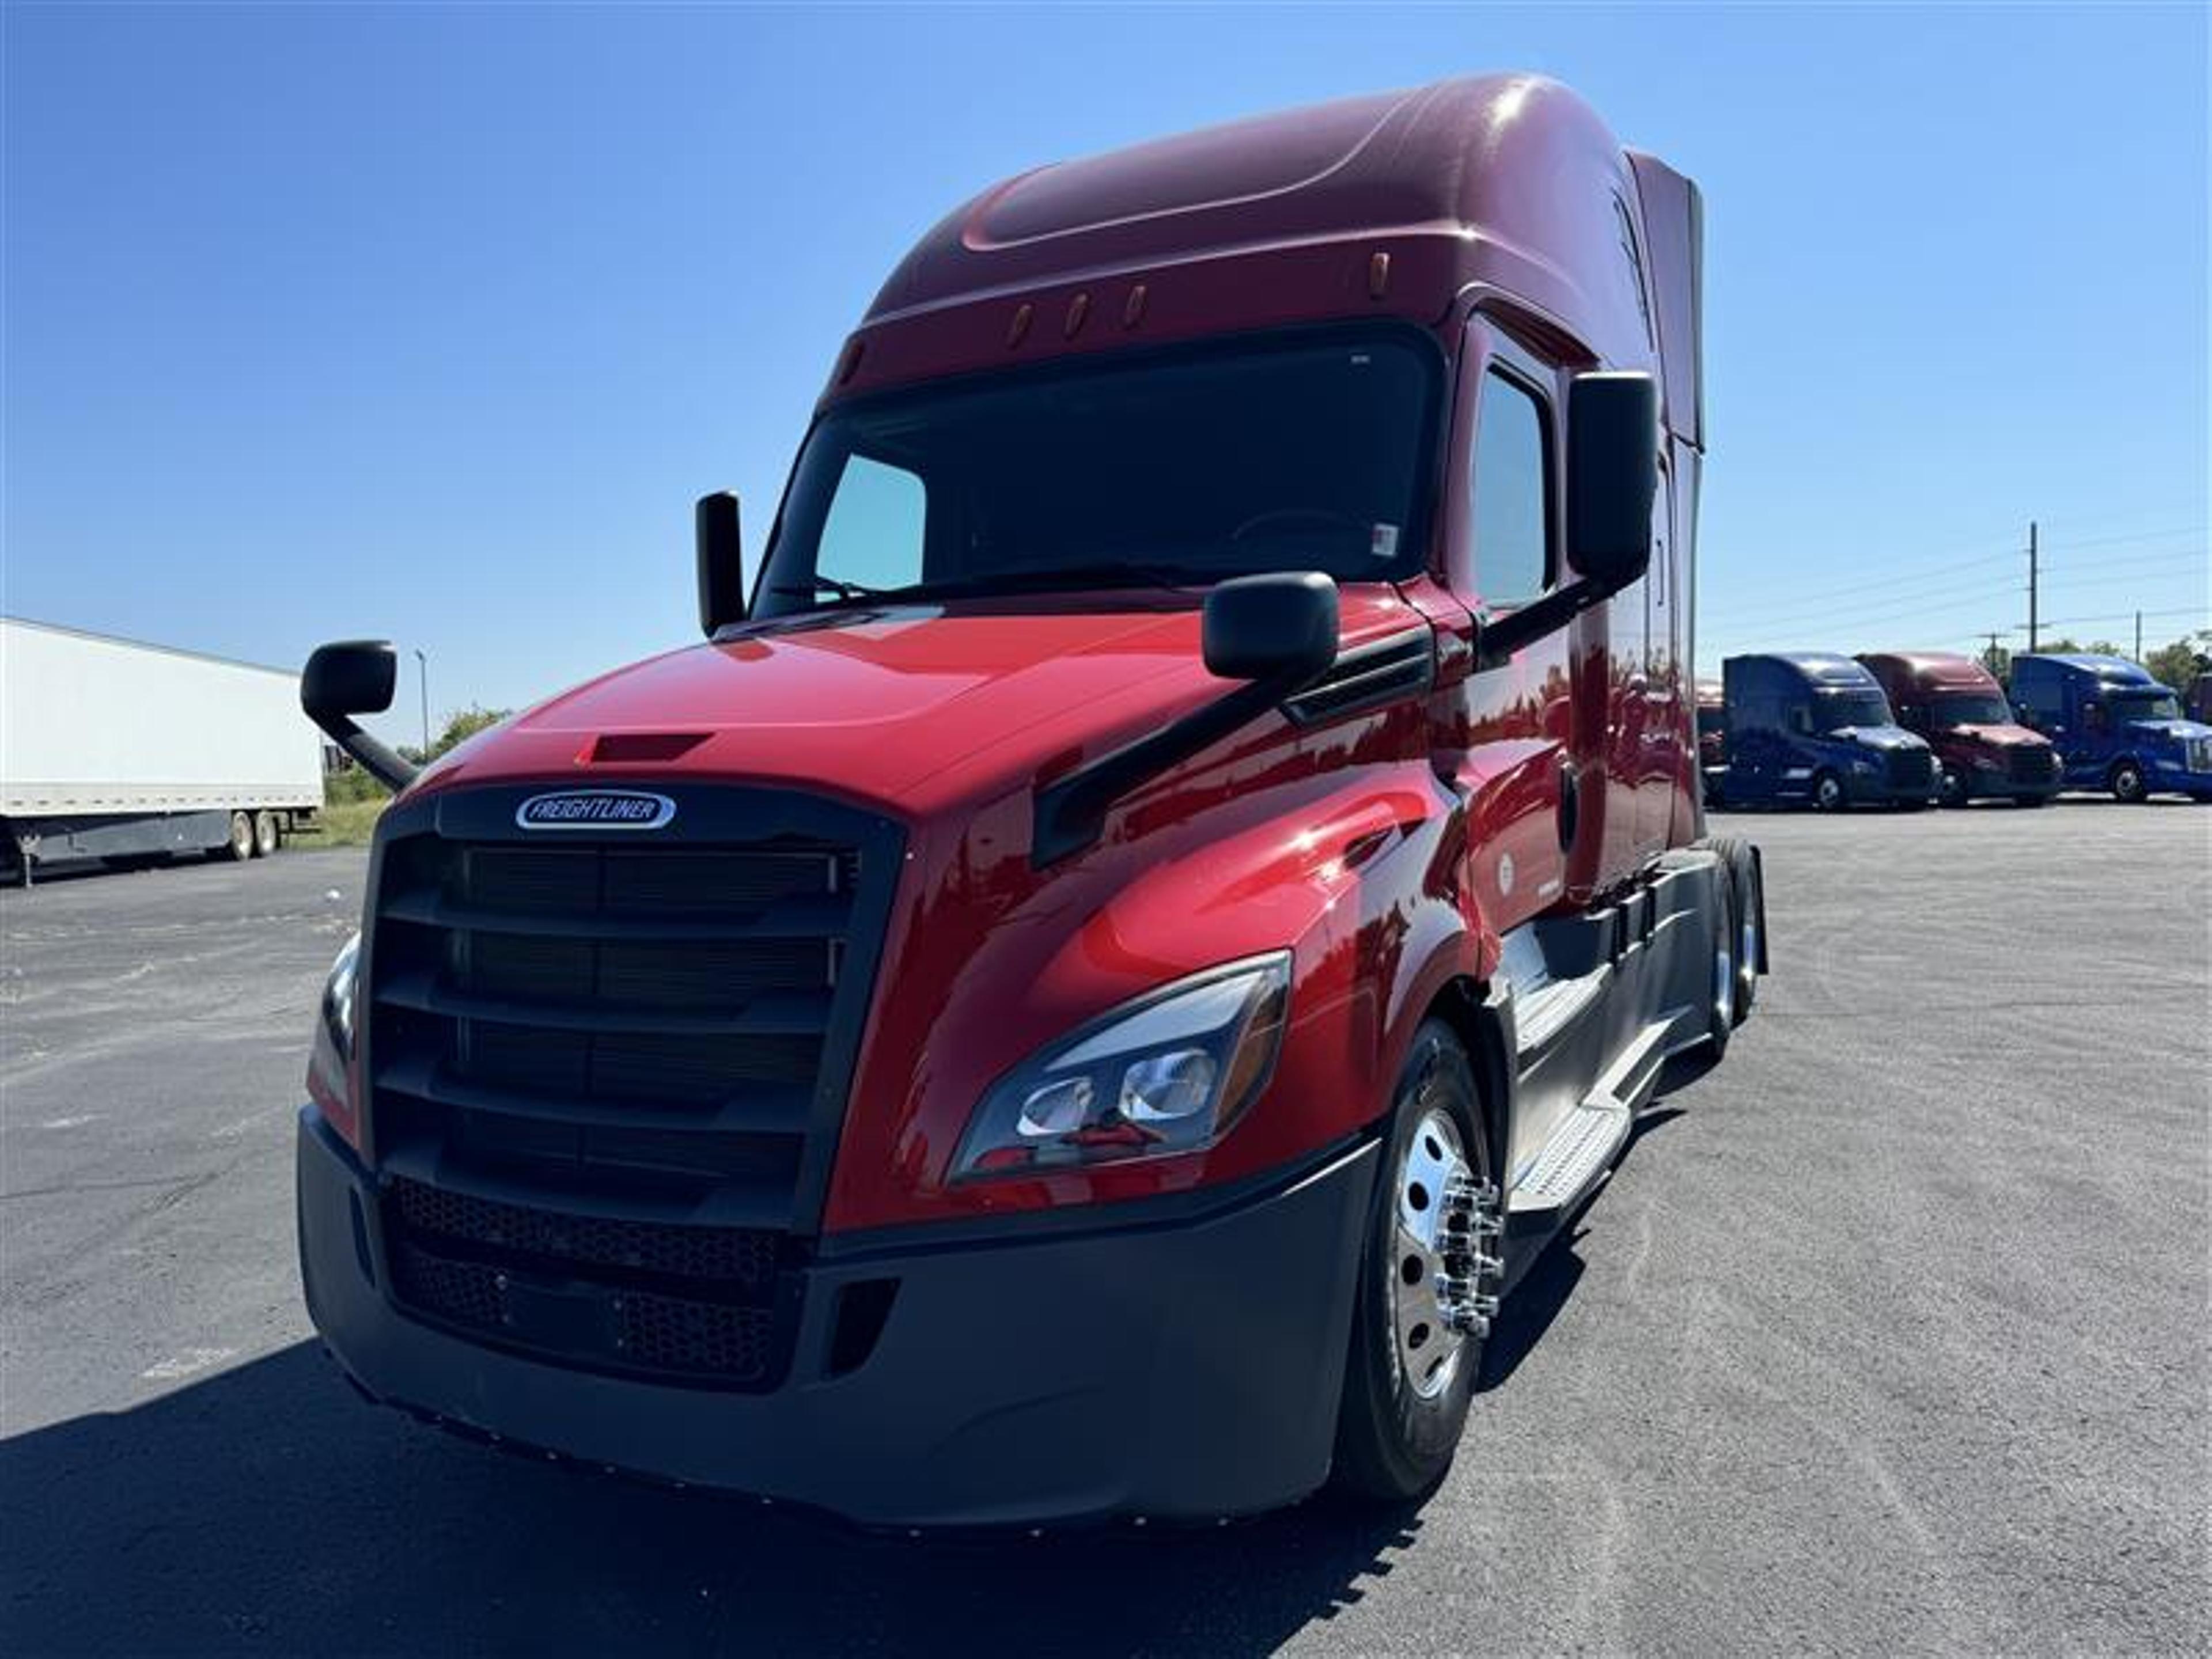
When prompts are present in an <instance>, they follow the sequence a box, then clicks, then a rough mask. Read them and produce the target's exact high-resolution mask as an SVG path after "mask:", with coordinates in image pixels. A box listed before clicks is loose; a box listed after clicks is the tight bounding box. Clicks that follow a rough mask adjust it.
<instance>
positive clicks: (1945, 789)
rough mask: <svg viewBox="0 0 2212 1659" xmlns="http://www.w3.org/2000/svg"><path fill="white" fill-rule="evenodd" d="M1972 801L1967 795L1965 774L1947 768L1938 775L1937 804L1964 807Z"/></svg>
mask: <svg viewBox="0 0 2212 1659" xmlns="http://www.w3.org/2000/svg"><path fill="white" fill-rule="evenodd" d="M1971 799H1973V798H1972V796H1971V795H1969V794H1968V793H1966V777H1965V775H1963V774H1961V773H1959V772H1954V771H1953V770H1952V769H1950V768H1949V767H1948V766H1947V767H1945V768H1944V769H1942V772H1940V773H1938V774H1937V775H1936V805H1938V806H1964V805H1966V803H1967V802H1968V801H1969V800H1971Z"/></svg>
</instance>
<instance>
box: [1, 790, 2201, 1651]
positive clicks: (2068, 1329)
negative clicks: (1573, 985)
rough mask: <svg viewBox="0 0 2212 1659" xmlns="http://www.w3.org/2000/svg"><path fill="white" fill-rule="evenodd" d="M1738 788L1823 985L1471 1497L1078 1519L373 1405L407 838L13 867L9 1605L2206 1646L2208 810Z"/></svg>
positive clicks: (38, 1630) (572, 1630)
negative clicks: (319, 1271)
mask: <svg viewBox="0 0 2212 1659" xmlns="http://www.w3.org/2000/svg"><path fill="white" fill-rule="evenodd" d="M1721 827H1723V828H1726V829H1731V830H1734V831H1737V832H1741V833H1747V834H1749V835H1751V836H1753V837H1754V838H1756V839H1757V840H1759V842H1762V843H1763V845H1764V846H1765V849H1766V855H1767V872H1768V885H1769V891H1770V916H1771V926H1772V931H1773V952H1774V963H1773V965H1774V975H1773V976H1772V977H1771V979H1770V980H1768V981H1765V985H1764V987H1762V992H1761V995H1760V999H1759V1006H1758V1010H1757V1012H1756V1013H1755V1014H1754V1016H1753V1020H1752V1022H1751V1024H1749V1025H1748V1026H1747V1027H1746V1028H1745V1029H1744V1030H1743V1031H1741V1033H1740V1034H1739V1035H1738V1038H1737V1041H1736V1043H1735V1046H1734V1048H1732V1049H1731V1051H1730V1053H1729V1057H1728V1060H1727V1061H1726V1063H1725V1064H1723V1065H1722V1066H1719V1067H1718V1068H1717V1069H1708V1070H1705V1071H1704V1072H1702V1073H1700V1072H1699V1071H1698V1070H1697V1069H1696V1068H1694V1067H1686V1068H1684V1069H1682V1070H1681V1071H1680V1072H1678V1073H1675V1074H1673V1075H1672V1076H1670V1078H1669V1079H1668V1084H1667V1085H1666V1090H1665V1093H1664V1097H1663V1098H1662V1100H1661V1102H1660V1103H1659V1104H1658V1108H1657V1109H1656V1110H1655V1111H1654V1112H1652V1113H1651V1114H1650V1116H1649V1118H1648V1119H1647V1121H1646V1122H1645V1124H1644V1127H1643V1128H1642V1130H1641V1132H1640V1133H1639V1134H1638V1137H1637V1139H1636V1140H1635V1141H1634V1142H1633V1144H1632V1146H1631V1149H1630V1150H1629V1152H1628V1153H1627V1155H1626V1158H1625V1160H1624V1161H1623V1163H1622V1164H1621V1166H1620V1170H1619V1171H1618V1173H1617V1174H1616V1175H1615V1176H1614V1178H1613V1182H1611V1184H1610V1185H1609V1187H1608V1188H1607V1189H1606V1190H1605V1191H1604V1192H1602V1193H1601V1194H1600V1195H1599V1197H1598V1198H1597V1200H1595V1203H1594V1204H1593V1205H1591V1206H1589V1209H1588V1210H1586V1211H1585V1212H1584V1213H1583V1216H1582V1217H1581V1218H1580V1219H1579V1221H1578V1222H1577V1224H1576V1225H1574V1226H1573V1227H1572V1229H1571V1231H1570V1233H1569V1235H1568V1236H1567V1237H1563V1238H1562V1239H1561V1240H1560V1241H1559V1243H1558V1244H1556V1245H1555V1246H1554V1247H1553V1249H1552V1251H1551V1252H1550V1253H1549V1254H1548V1255H1547V1257H1546V1258H1545V1260H1544V1261H1543V1262H1542V1263H1541V1265H1540V1267H1538V1268H1537V1269H1536V1270H1535V1271H1534V1273H1532V1274H1531V1275H1530V1277H1529V1278H1528V1279H1527V1280H1526V1281H1525V1282H1524V1283H1523V1285H1522V1287H1521V1289H1520V1290H1519V1291H1517V1292H1516V1297H1515V1298H1514V1300H1513V1302H1512V1303H1511V1304H1509V1311H1508V1315H1507V1316H1506V1318H1505V1320H1504V1323H1503V1325H1502V1326H1501V1328H1500V1331H1499V1333H1498V1336H1497V1338H1496V1339H1495V1340H1494V1341H1493V1345H1492V1346H1493V1352H1492V1356H1491V1361H1490V1365H1489V1373H1490V1374H1489V1376H1488V1378H1487V1384H1486V1389H1485V1391H1484V1392H1483V1393H1482V1394H1481V1395H1480V1396H1479V1397H1478V1399H1477V1400H1476V1402H1475V1407H1474V1413H1473V1416H1472V1419H1471V1421H1470V1423H1469V1425H1468V1433H1467V1438H1466V1441H1465V1443H1464V1445H1463V1447H1462V1452H1461V1455H1460V1459H1459V1462H1458V1464H1457V1466H1456V1468H1455V1470H1454V1472H1453V1474H1451V1476H1450V1478H1449V1480H1447V1482H1446V1483H1445V1485H1444V1486H1443V1488H1442V1489H1441V1490H1440V1491H1439V1492H1437V1494H1436V1495H1435V1496H1434V1497H1433V1498H1431V1500H1430V1501H1429V1502H1428V1503H1427V1504H1425V1505H1423V1506H1421V1507H1419V1508H1418V1509H1414V1510H1407V1511H1404V1512H1402V1513H1396V1514H1389V1515H1383V1516H1374V1515H1367V1514H1361V1513H1358V1512H1352V1511H1347V1510H1344V1509H1342V1508H1340V1507H1338V1506H1336V1505H1334V1504H1328V1503H1325V1502H1322V1503H1312V1504H1305V1505H1302V1506H1300V1507H1299V1508H1297V1509H1295V1510H1290V1511H1287V1512H1285V1513H1284V1514H1281V1515H1279V1516H1273V1517H1270V1518H1267V1519H1265V1520H1261V1521H1258V1522H1248V1523H1243V1524H1240V1525H1237V1526H1233V1527H1229V1528H1222V1529H1219V1530H1197V1531H1165V1530H1158V1529H1154V1530H1150V1531H1144V1532H1127V1531H1117V1532H1113V1533H1109V1534H1082V1535H1076V1536H1072V1537H1068V1538H1054V1537H1048V1538H1046V1539H1044V1540H1042V1541H1028V1540H1025V1539H1024V1540H1009V1541H995V1542H986V1543H967V1544H950V1543H939V1542H929V1541H924V1542H921V1543H909V1542H907V1541H902V1540H886V1539H881V1538H877V1537H872V1536H865V1535H860V1534H854V1533H852V1532H850V1531H848V1530H846V1529H844V1528H837V1527H834V1526H830V1525H827V1524H824V1523H822V1522H815V1521H812V1520H809V1519H806V1518H804V1517H795V1516H787V1515H786V1514H784V1513H783V1512H781V1511H780V1510H763V1509H762V1508H761V1507H759V1506H758V1505H757V1504H748V1503H744V1502H741V1501H738V1500H735V1499H732V1498H723V1497H718V1496H715V1495H711V1494H703V1493H696V1492H666V1491H661V1490H658V1489H654V1488H649V1487H644V1486H632V1485H626V1484H618V1483H615V1482H611V1481H607V1480H601V1479H599V1478H596V1477H592V1476H586V1475H583V1474H577V1473H574V1472H573V1471H571V1470H568V1469H566V1468H555V1467H550V1466H547V1465H544V1464H542V1463H533V1462H523V1461H521V1460H520V1459H517V1458H513V1457H509V1456H503V1455H500V1454H498V1453H495V1452H493V1451H489V1450H486V1449H480V1448H477V1447H475V1446H471V1445H470V1444H467V1443H461V1442H458V1441H454V1440H452V1439H449V1438H447V1437H443V1436H441V1435H438V1434H436V1433H434V1432H432V1431H427V1430H424V1429H422V1428H419V1427H416V1425H413V1424H411V1423H410V1422H408V1421H406V1420H405V1419H402V1418H400V1417H398V1415H397V1414H395V1413H390V1412H386V1411H380V1410H376V1409H373V1408H372V1407H368V1406H367V1405H365V1404H363V1403H362V1401H360V1400H359V1399H357V1398H356V1396H355V1395H353V1394H352V1393H350V1392H349V1390H348V1389H346V1388H345V1387H344V1386H343V1383H340V1381H339V1380H338V1379H337V1376H336V1375H335V1374H334V1373H333V1372H332V1371H331V1370H330V1368H329V1367H328V1366H327V1364H325V1361H324V1360H323V1359H322V1358H321V1357H320V1356H319V1353H318V1352H317V1350H316V1348H315V1346H314V1344H313V1340H312V1337H311V1334H310V1332H309V1329H308V1327H307V1321H306V1318H305V1316H304V1314H303V1313H302V1311H301V1306H300V1301H299V1291H298V1280H297V1274H296V1270H295V1265H294V1260H293V1243H292V1225H293V1224H292V1197H291V1184H290V1152H291V1134H292V1127H293V1114H294V1110H295V1103H296V1102H297V1101H298V1100H299V1099H300V1098H301V1095H302V1087H301V1076H302V1072H303V1069H304V1066H305V1064H306V1058H307V1037H308V1033H309V1021H310V1018H311V1012H312V1009H313V1003H314V998H315V995H316V993H317V990H318V988H319V984H320V981H321V976H322V974H323V971H324V969H325V966H326V965H327V963H328V962H329V959H330V957H331V954H332V953H333V952H334V951H336V949H337V946H338V945H339V944H340V942H341V941H342V940H343V938H344V936H345V934H346V933H347V932H348V931H349V929H350V928H351V927H353V926H354V923H355V913H356V910H357V908H358V907H359V904H360V901H361V888H362V871H363V860H362V856H361V855H360V854H357V853H337V852H332V853H292V854H285V855H284V856H283V857H281V858H279V859H276V860H273V861H270V862H266V863H256V864H252V865H247V866H215V865H206V866H191V867H179V868H173V869H168V870H162V871H156V872H143V873H137V874H127V875H121V874H118V875H107V874H97V875H88V876H86V877H84V878H81V879H74V880H70V879H63V880H55V881H52V882H49V883H47V884H44V885H42V886H40V888H38V889H36V890H33V891H32V892H29V893H23V892H16V891H11V892H8V893H6V894H4V895H0V1650H4V1651H5V1652H7V1653H8V1654H9V1655H21V1656H36V1655H44V1654H48V1653H80V1652H98V1651H105V1652H131V1653H154V1652H185V1653H203V1652H206V1653H257V1654H278V1653H309V1652H313V1653H349V1652H372V1651H389V1652H400V1651H414V1652H426V1651H435V1652H440V1653H449V1652H483V1651H488V1650H500V1651H516V1652H528V1653H532V1654H551V1653H568V1652H592V1653H605V1652H609V1651H641V1652H654V1651H663V1650H665V1651H682V1652H705V1651H750V1652H761V1653H777V1654H782V1653H849V1652H869V1653H882V1652H904V1651H920V1650H951V1651H958V1652H962V1653H981V1652H989V1651H1000V1650H1006V1651H1020V1652H1025V1653H1026V1652H1040V1651H1073V1650H1081V1651H1099V1652H1131V1653H1139V1652H1141V1653H1154V1654H1175V1653H1204V1654H1224V1653H1241V1652H1250V1651H1256V1650H1271V1649H1274V1648H1278V1647H1288V1648H1291V1649H1292V1650H1324V1649H1326V1650H1344V1651H1351V1652H1358V1653H1441V1652H1467V1653H1475V1652H1483V1653H1492V1654H1495V1653H1549V1652H1559V1651H1563V1650H1579V1651H1585V1652H1599V1651H1605V1652H1611V1651H1632V1652H1650V1653H1685V1654H1699V1655H1706V1654H1719V1653H1739V1652H1761V1653H1763V1652H1771V1651H1776V1650H1832V1651H1842V1652H1854V1653H1863V1652H1877V1651H1878V1652H1881V1653H1885V1654H1892V1653H1908V1652H1934V1651H1942V1652H1947V1653H1955V1652H1987V1653H1998V1652H2002V1653H2008V1654H2011V1653H2045V1652H2078V1651H2086V1650H2096V1651H2104V1652H2124V1653H2154V1652H2155V1653H2198V1654H2201V1653H2203V1652H2205V1651H2207V1650H2208V1649H2212V1619H2208V1607H2212V1570H2209V1569H2208V1561H2212V1408H2208V1401H2212V1351H2208V1329H2212V1324H2209V1323H2208V1318H2209V1317H2212V1211H2209V1210H2208V1204H2212V1195H2209V1194H2208V1188H2212V1180H2209V1179H2208V1177H2209V1176H2212V1083H2209V1082H2208V1079H2212V1052H2209V1051H2208V1050H2212V1016H2208V1009H2212V810H2208V809H2203V808H2197V807H2192V806H2190V805H2154V806H2148V807H2139V808H2124V807H2120V806H2118V805H2113V804H2111V803H2106V802H2097V801H2087V800H2083V801H2080V802H2069V803H2063V804H2061V805H2055V806H2052V807H2050V808H2047V809H2045V810H2043V811H2024V810H2021V809H2017V808H2011V807H2006V806H2002V805H1996V806H1989V807H1978V808H1974V809H1972V810H1969V811H1962V812H1948V813H1940V814H1939V813H1933V812H1930V813H1922V814H1914V815H1887V814H1867V815H1860V814H1854V815H1852V816H1850V817H1844V818H1816V817H1766V816H1759V817H1752V816H1741V815H1739V816H1735V817H1729V818H1727V819H1724V820H1722V821H1721ZM1281 1293H1286V1294H1294V1293H1295V1287H1288V1286H1285V1287H1281ZM1322 1363H1334V1360H1333V1358H1328V1359H1324V1360H1323V1361H1322ZM1102 1431H1103V1430H1102ZM1139 1431H1140V1428H1139Z"/></svg>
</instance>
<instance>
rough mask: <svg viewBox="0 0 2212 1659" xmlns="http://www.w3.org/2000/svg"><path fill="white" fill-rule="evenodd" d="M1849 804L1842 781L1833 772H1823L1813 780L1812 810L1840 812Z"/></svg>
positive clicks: (1848, 797)
mask: <svg viewBox="0 0 2212 1659" xmlns="http://www.w3.org/2000/svg"><path fill="white" fill-rule="evenodd" d="M1848 805H1850V796H1849V795H1847V794H1845V793H1844V781H1843V780H1842V779H1841V778H1839V777H1838V776H1837V775H1835V774H1834V773H1833V772H1823V773H1821V774H1820V776H1819V777H1817V778H1815V779H1814V780H1813V806H1814V811H1821V812H1840V811H1843V810H1844V807H1846V806H1848Z"/></svg>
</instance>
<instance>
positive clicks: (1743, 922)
mask: <svg viewBox="0 0 2212 1659" xmlns="http://www.w3.org/2000/svg"><path fill="white" fill-rule="evenodd" d="M1712 848H1713V851H1715V852H1716V853H1717V854H1720V856H1721V862H1722V863H1723V865H1725V866H1727V868H1728V872H1729V917H1730V919H1731V920H1732V921H1734V922H1735V949H1734V951H1732V952H1731V954H1732V955H1733V956H1734V957H1735V1023H1736V1024H1739V1025H1741V1024H1743V1023H1744V1021H1746V1020H1747V1019H1749V1018H1751V1010H1752V1005H1753V1004H1754V1003H1756V1002H1757V1001H1758V1000H1759V974H1760V972H1761V971H1762V966H1761V964H1762V963H1764V962H1765V959H1766V872H1765V866H1763V865H1761V864H1760V863H1759V849H1758V848H1755V847H1753V845H1752V844H1751V843H1750V842H1747V841H1746V840H1745V839H1744V838H1743V837H1742V836H1715V837H1714V838H1713V841H1712Z"/></svg>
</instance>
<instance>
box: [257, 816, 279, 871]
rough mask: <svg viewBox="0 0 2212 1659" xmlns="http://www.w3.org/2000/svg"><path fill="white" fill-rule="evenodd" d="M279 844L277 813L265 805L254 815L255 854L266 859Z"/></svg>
mask: <svg viewBox="0 0 2212 1659" xmlns="http://www.w3.org/2000/svg"><path fill="white" fill-rule="evenodd" d="M277 845H278V836H277V834H276V814H275V813H274V812H272V811H270V810H269V809H268V808H267V807H265V806H264V807H263V808H262V809H261V810H260V811H258V812H256V813H255V814H254V815H253V856H254V857H256V858H258V859H265V858H267V857H268V856H269V855H270V854H271V853H274V852H275V851H276V848H277Z"/></svg>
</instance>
